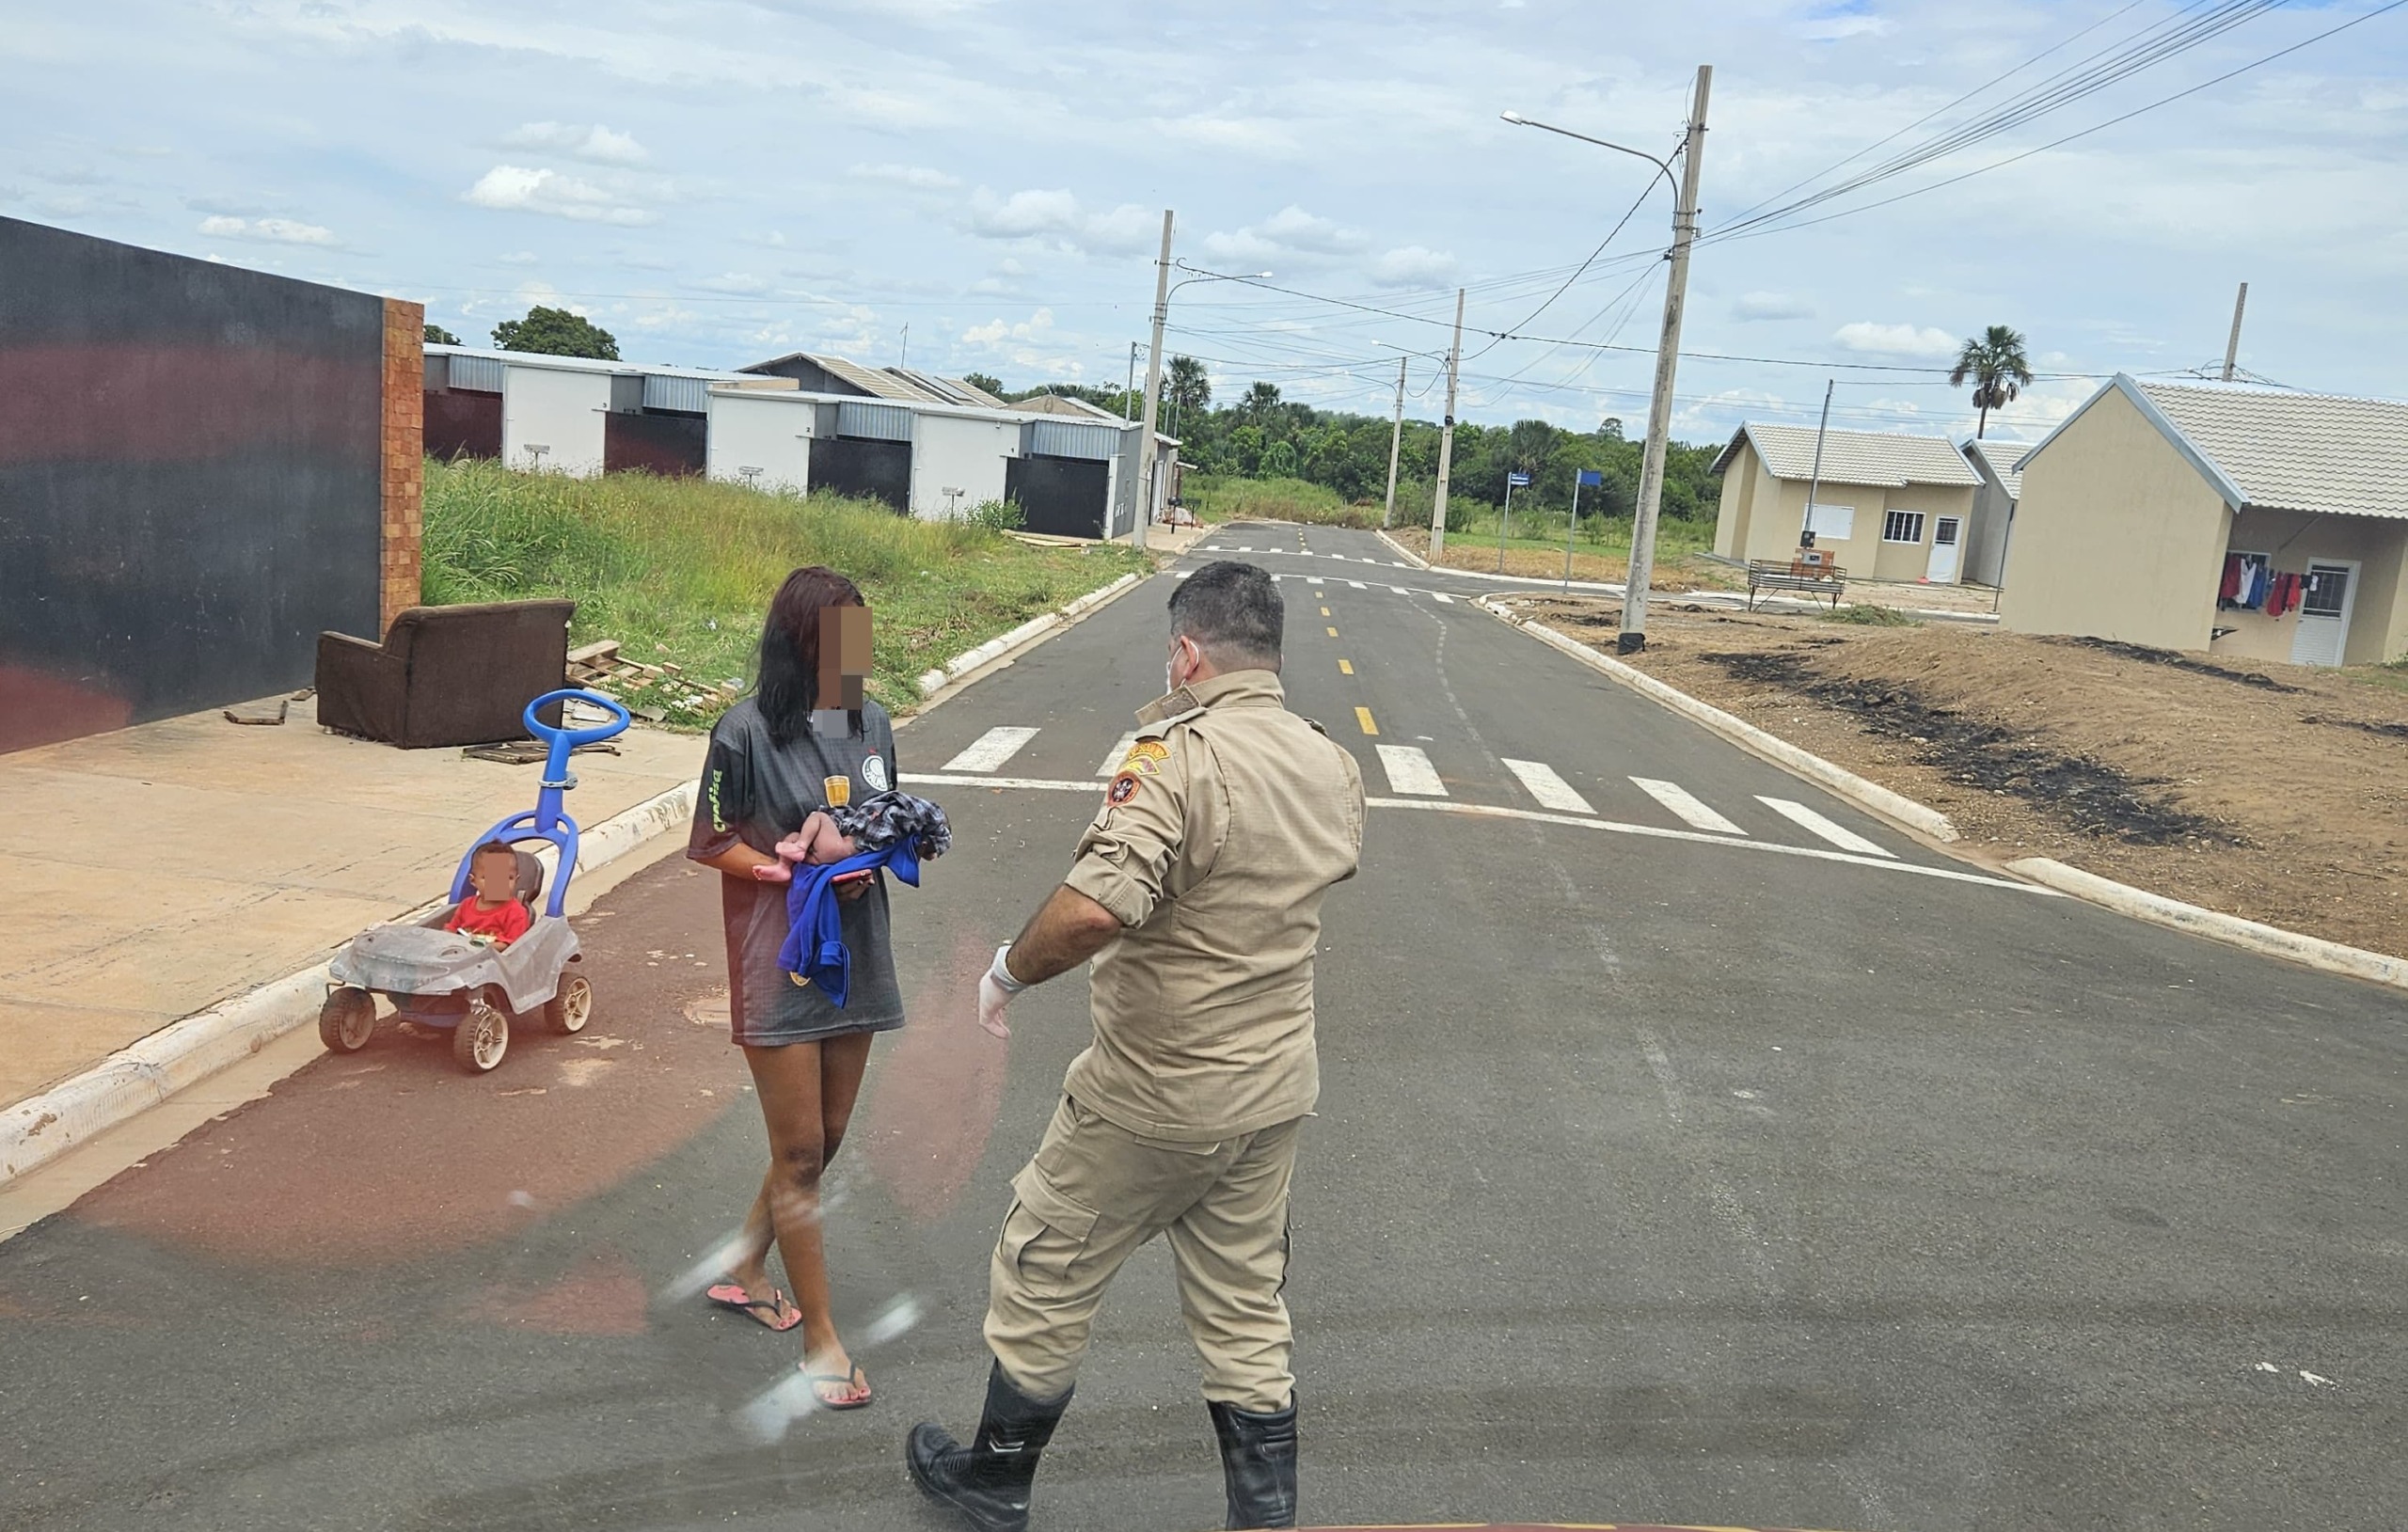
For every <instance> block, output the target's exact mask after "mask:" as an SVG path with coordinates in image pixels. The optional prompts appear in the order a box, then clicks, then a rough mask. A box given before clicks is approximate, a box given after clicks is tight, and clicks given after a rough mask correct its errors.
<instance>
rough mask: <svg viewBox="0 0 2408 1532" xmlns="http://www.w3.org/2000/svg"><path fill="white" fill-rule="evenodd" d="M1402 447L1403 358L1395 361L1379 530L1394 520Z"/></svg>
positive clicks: (1383, 529)
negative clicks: (1385, 490) (1393, 405)
mask: <svg viewBox="0 0 2408 1532" xmlns="http://www.w3.org/2000/svg"><path fill="white" fill-rule="evenodd" d="M1403 445H1404V358H1403V357H1402V356H1399V357H1398V358H1397V359H1396V419H1394V420H1393V421H1391V422H1390V423H1389V425H1388V499H1387V507H1386V509H1385V510H1383V511H1382V512H1381V513H1380V530H1382V531H1386V530H1387V527H1388V523H1389V522H1391V521H1393V520H1395V519H1396V454H1397V449H1398V448H1400V447H1402V446H1403Z"/></svg>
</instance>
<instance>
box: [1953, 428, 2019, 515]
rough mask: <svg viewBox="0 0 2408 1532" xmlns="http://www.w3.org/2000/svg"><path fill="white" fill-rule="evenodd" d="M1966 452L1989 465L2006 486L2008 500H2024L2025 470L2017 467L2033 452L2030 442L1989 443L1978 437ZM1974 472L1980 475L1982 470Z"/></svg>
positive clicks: (1970, 442) (1968, 443) (1966, 447)
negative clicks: (2028, 453)
mask: <svg viewBox="0 0 2408 1532" xmlns="http://www.w3.org/2000/svg"><path fill="white" fill-rule="evenodd" d="M1965 450H1966V452H1967V454H1968V455H1971V456H1976V457H1979V458H1980V459H1981V460H1982V461H1983V462H1984V463H1987V464H1988V465H1989V469H1990V472H1992V473H1994V474H1996V475H1998V482H2000V483H2002V484H2004V485H2005V486H2006V498H2008V499H2010V500H2020V499H2021V498H2023V470H2022V469H2021V468H2019V467H2017V466H2016V465H2017V464H2018V463H2020V462H2021V461H2022V459H2023V454H2024V453H2026V452H2028V451H2030V450H2032V444H2031V443H2030V442H2028V441H1988V440H1985V439H1984V438H1982V437H1979V436H1976V437H1974V438H1973V439H1972V441H1969V442H1967V443H1966V444H1965ZM1974 471H1975V472H1976V473H1978V472H1980V471H1981V470H1980V469H1978V468H1977V469H1975V470H1974Z"/></svg>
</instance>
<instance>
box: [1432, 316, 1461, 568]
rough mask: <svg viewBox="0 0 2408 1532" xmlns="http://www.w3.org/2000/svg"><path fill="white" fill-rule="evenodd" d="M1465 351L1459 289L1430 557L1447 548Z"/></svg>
mask: <svg viewBox="0 0 2408 1532" xmlns="http://www.w3.org/2000/svg"><path fill="white" fill-rule="evenodd" d="M1463 355H1464V290H1463V289H1462V288H1457V289H1455V341H1454V344H1453V345H1450V346H1449V347H1448V348H1447V420H1446V424H1445V425H1444V426H1442V427H1441V428H1440V429H1439V433H1438V491H1437V493H1436V494H1435V495H1434V496H1432V497H1431V500H1430V561H1431V562H1432V563H1436V562H1437V561H1438V556H1439V555H1440V554H1442V553H1444V552H1446V551H1447V476H1448V475H1449V474H1450V473H1451V472H1452V471H1453V470H1454V466H1455V368H1456V364H1457V363H1458V362H1460V361H1462V360H1463Z"/></svg>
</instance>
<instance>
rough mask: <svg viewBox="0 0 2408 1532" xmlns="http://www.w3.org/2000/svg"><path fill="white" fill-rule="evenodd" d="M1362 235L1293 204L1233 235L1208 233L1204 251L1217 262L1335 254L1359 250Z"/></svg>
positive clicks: (1361, 244)
mask: <svg viewBox="0 0 2408 1532" xmlns="http://www.w3.org/2000/svg"><path fill="white" fill-rule="evenodd" d="M1362 246H1363V236H1362V235H1361V234H1358V233H1356V232H1355V230H1353V229H1341V228H1339V225H1338V224H1337V222H1336V221H1334V220H1332V219H1328V218H1321V217H1316V216H1314V215H1313V214H1312V213H1307V212H1306V211H1305V210H1304V209H1302V208H1300V207H1297V206H1296V205H1295V204H1294V203H1292V202H1291V203H1290V204H1289V205H1288V206H1286V207H1284V208H1281V209H1280V210H1279V211H1278V212H1276V213H1273V214H1272V215H1271V216H1270V217H1268V218H1265V219H1263V220H1262V222H1260V223H1259V224H1249V225H1247V226H1246V227H1245V228H1244V229H1239V230H1238V231H1237V232H1236V233H1234V234H1219V233H1215V234H1208V235H1206V236H1205V238H1204V250H1205V253H1206V254H1207V255H1210V256H1212V258H1213V259H1214V260H1216V261H1270V260H1275V259H1277V258H1279V257H1283V256H1284V257H1288V258H1291V259H1292V258H1294V257H1296V256H1335V255H1344V254H1346V253H1348V252H1350V251H1354V250H1358V249H1361V248H1362Z"/></svg>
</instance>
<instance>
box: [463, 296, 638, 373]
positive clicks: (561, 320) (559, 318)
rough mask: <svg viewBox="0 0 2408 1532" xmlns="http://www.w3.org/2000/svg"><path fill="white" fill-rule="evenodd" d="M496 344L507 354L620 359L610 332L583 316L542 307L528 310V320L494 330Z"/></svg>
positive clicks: (503, 324)
mask: <svg viewBox="0 0 2408 1532" xmlns="http://www.w3.org/2000/svg"><path fill="white" fill-rule="evenodd" d="M493 343H494V344H495V345H497V346H499V347H500V348H501V349H502V350H504V351H532V352H538V353H541V354H542V355H547V356H591V357H593V358H594V359H595V360H597V361H605V362H615V361H617V360H618V359H619V342H618V340H617V338H616V337H614V336H612V335H611V334H610V331H608V330H606V329H603V328H602V327H601V326H599V325H597V324H594V322H593V321H592V320H590V319H587V318H586V317H585V316H584V315H583V314H572V313H570V312H569V311H568V310H567V309H565V308H545V307H544V306H543V305H542V304H537V305H536V306H535V307H534V308H530V309H528V310H527V317H526V318H525V319H505V320H503V321H502V322H501V323H500V324H497V325H495V326H494V327H493Z"/></svg>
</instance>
